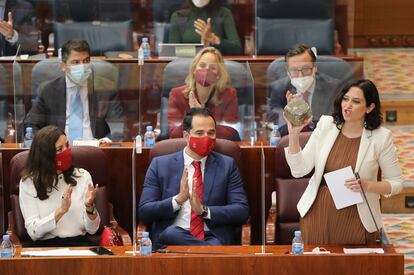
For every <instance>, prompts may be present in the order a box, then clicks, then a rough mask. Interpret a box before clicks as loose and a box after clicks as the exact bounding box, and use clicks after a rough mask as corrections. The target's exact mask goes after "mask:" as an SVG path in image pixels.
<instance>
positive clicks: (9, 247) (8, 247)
mask: <svg viewBox="0 0 414 275" xmlns="http://www.w3.org/2000/svg"><path fill="white" fill-rule="evenodd" d="M14 252H15V250H14V245H13V243H12V242H11V241H10V236H9V235H3V242H2V243H1V245H0V256H1V258H13V257H14Z"/></svg>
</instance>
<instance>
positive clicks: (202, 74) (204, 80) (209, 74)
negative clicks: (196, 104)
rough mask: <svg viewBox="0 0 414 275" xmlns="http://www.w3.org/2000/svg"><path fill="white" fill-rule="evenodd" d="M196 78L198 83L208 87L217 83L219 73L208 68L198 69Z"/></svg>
mask: <svg viewBox="0 0 414 275" xmlns="http://www.w3.org/2000/svg"><path fill="white" fill-rule="evenodd" d="M195 78H196V81H197V83H198V84H200V85H201V86H203V87H208V86H211V85H213V84H214V83H216V81H217V73H215V72H213V71H212V70H209V69H207V68H203V69H198V70H196V71H195Z"/></svg>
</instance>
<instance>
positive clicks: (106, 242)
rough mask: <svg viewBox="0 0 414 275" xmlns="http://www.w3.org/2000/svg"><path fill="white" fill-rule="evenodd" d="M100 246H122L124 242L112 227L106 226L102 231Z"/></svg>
mask: <svg viewBox="0 0 414 275" xmlns="http://www.w3.org/2000/svg"><path fill="white" fill-rule="evenodd" d="M99 245H100V246H121V245H122V241H121V238H120V237H119V236H118V234H117V233H116V232H115V230H114V229H113V228H112V227H109V226H105V227H104V229H103V231H102V236H101V241H100V242H99Z"/></svg>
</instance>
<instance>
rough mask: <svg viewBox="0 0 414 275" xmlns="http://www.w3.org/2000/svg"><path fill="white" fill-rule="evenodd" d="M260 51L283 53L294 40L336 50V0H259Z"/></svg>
mask: <svg viewBox="0 0 414 275" xmlns="http://www.w3.org/2000/svg"><path fill="white" fill-rule="evenodd" d="M256 7H257V8H256V29H257V30H256V48H257V49H256V50H257V52H256V54H257V55H280V54H285V53H286V51H287V50H288V49H289V48H290V47H291V46H292V45H294V44H299V43H304V44H308V45H310V46H315V47H317V48H318V52H319V53H321V54H333V53H334V27H335V18H334V17H335V1H334V0H309V1H300V0H279V1H273V0H258V1H257V4H256Z"/></svg>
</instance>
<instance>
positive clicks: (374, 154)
mask: <svg viewBox="0 0 414 275" xmlns="http://www.w3.org/2000/svg"><path fill="white" fill-rule="evenodd" d="M292 97H293V96H290V98H288V100H292V99H293V98H292ZM381 122H382V117H381V111H380V100H379V95H378V90H377V88H376V87H375V85H374V84H373V83H372V82H371V81H370V80H358V81H355V82H352V83H350V84H349V85H347V87H345V88H344V89H343V90H342V91H341V92H340V93H339V94H338V96H337V98H336V100H335V102H334V112H333V115H332V116H322V117H321V119H320V121H319V123H318V125H317V127H316V129H315V131H314V132H313V133H312V135H311V137H310V139H309V141H308V143H307V144H306V146H305V147H304V149H303V150H301V147H300V145H299V133H300V131H301V130H302V128H303V127H304V126H305V125H306V123H305V124H304V125H302V126H298V127H293V126H292V125H291V124H288V129H289V146H288V147H287V148H285V154H286V159H287V162H288V164H289V167H290V170H291V172H292V175H293V176H294V177H303V176H305V175H307V174H308V173H310V172H311V171H312V169H315V170H314V174H313V176H312V178H311V179H310V180H309V184H308V186H307V188H306V190H305V192H304V194H303V196H302V197H301V199H300V200H299V202H298V205H297V208H298V210H299V213H300V215H301V221H300V227H301V230H302V234H303V237H304V241H305V243H307V244H373V243H375V242H376V240H377V239H378V237H379V234H378V233H379V232H378V229H380V228H381V227H382V221H381V210H380V203H379V199H380V195H383V196H385V197H389V196H392V195H395V194H398V193H399V192H400V191H401V190H402V188H403V181H404V179H403V176H402V172H401V168H400V165H399V163H398V159H397V152H396V149H395V146H394V144H393V138H392V134H391V132H390V131H389V130H388V129H386V128H383V127H381V126H380V125H381ZM347 166H351V167H352V169H353V171H354V172H358V173H359V175H360V180H357V179H355V178H351V179H349V180H347V181H346V183H345V186H346V187H347V188H349V189H351V190H352V191H354V192H361V188H362V189H363V190H364V191H365V193H366V197H367V200H368V203H369V206H370V208H371V210H372V215H371V214H370V210H369V208H368V206H367V202H366V201H365V200H364V202H362V203H359V204H357V205H352V206H349V207H346V208H342V209H340V210H337V209H336V208H335V204H334V202H333V200H332V196H331V195H330V193H329V189H328V187H327V185H326V183H325V180H324V178H323V175H324V174H325V173H327V172H331V171H334V170H337V169H341V168H344V167H347ZM379 169H381V173H382V176H383V178H382V180H381V181H378V179H377V177H378V170H379Z"/></svg>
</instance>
